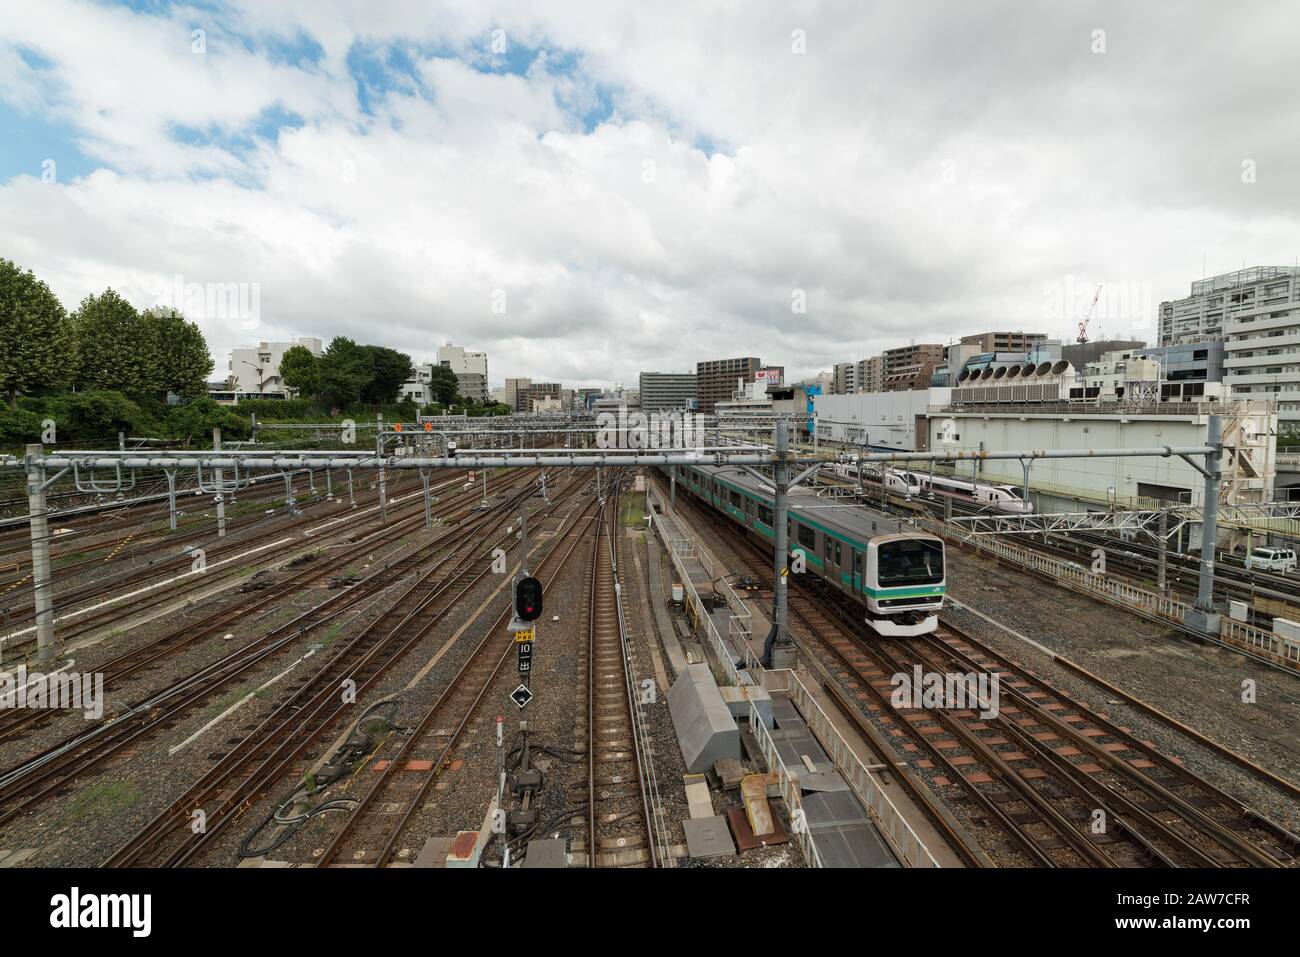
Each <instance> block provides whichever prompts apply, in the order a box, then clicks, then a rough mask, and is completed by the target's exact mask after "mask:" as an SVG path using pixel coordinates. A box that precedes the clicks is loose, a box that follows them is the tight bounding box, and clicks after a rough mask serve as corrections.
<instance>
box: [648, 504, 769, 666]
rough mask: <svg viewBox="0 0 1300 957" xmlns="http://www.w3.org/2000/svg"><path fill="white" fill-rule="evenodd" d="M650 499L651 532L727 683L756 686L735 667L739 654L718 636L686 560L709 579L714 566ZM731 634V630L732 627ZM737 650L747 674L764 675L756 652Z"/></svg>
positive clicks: (742, 644) (667, 511) (741, 646)
mask: <svg viewBox="0 0 1300 957" xmlns="http://www.w3.org/2000/svg"><path fill="white" fill-rule="evenodd" d="M647 497H648V498H649V499H650V500H651V502H652V506H651V508H650V528H651V530H652V531H653V532H654V534H655V535H656V536H657V537H658V539H659V541H661V542H662V543H663V544H664V547H665V548H667V550H668V556H669V559H670V560H671V561H672V564H673V568H674V569H675V570H676V572H677V577H678V578H679V579H680V580H681V583H682V589H683V594H684V596H685V600H686V604H687V606H688V607H689V608H690V609H691V611H692V613H693V614H694V616H695V620H696V621H697V622H699V627H700V630H701V632H702V633H703V636H704V640H705V641H706V642H707V643H708V644H709V646H710V647H711V648H712V649H713V653H714V657H715V658H716V659H717V661H718V663H719V665H720V666H721V668H722V670H723V674H724V676H725V678H726V680H727V683H728V684H732V685H748V684H753V683H754V680H757V679H756V678H755V679H751V680H745V678H743V677H742V676H741V674H740V671H739V669H737V667H736V663H735V652H733V651H732V650H731V649H730V648H729V647H728V645H727V643H726V642H725V641H724V640H723V638H722V635H721V634H720V633H719V632H718V629H717V626H716V625H714V623H713V615H712V613H711V612H710V610H709V607H708V606H707V605H706V604H705V603H704V601H703V599H702V598H701V597H700V593H699V592H698V591H697V590H696V588H695V585H694V583H693V582H692V581H691V576H690V572H689V571H688V570H687V568H686V563H685V560H684V556H689V557H693V558H695V559H696V560H697V561H699V562H700V563H701V565H702V566H703V567H704V570H705V571H706V572H708V574H709V575H712V574H713V572H712V570H711V566H712V563H711V562H710V561H709V558H708V556H707V555H705V554H704V553H703V552H700V551H698V550H697V549H696V548H695V542H694V540H693V539H691V538H690V537H689V536H682V535H675V534H674V533H673V530H672V529H670V528H669V527H668V526H667V525H665V524H664V521H663V519H662V518H661V517H660V515H659V513H658V512H657V511H656V508H658V509H660V510H662V511H663V512H664V513H665V514H668V515H670V516H673V513H672V511H671V510H670V509H667V508H664V506H663V503H662V502H658V501H657V497H656V496H654V494H653V493H651V492H647ZM673 519H674V521H676V516H673ZM678 527H679V528H680V527H682V526H681V524H680V522H678ZM738 600H739V599H737V601H738ZM728 630H729V631H730V630H731V627H730V625H729V627H728ZM737 647H738V650H739V651H740V654H741V656H742V658H743V661H744V663H745V668H746V670H748V671H749V672H750V674H751V675H754V676H757V675H761V674H762V665H760V664H759V663H758V659H757V658H756V657H755V656H754V654H753V652H752V651H750V648H749V643H748V642H740V643H738V646H737Z"/></svg>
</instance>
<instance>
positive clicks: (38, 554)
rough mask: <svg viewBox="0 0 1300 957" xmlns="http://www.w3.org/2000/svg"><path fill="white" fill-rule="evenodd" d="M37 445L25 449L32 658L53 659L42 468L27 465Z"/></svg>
mask: <svg viewBox="0 0 1300 957" xmlns="http://www.w3.org/2000/svg"><path fill="white" fill-rule="evenodd" d="M44 452H45V449H44V447H43V446H41V445H40V444H33V445H29V446H27V459H28V465H27V515H28V524H29V525H30V527H31V537H32V598H33V600H34V602H35V604H36V657H37V659H38V660H39V661H49V660H50V659H51V658H53V657H54V593H53V587H52V583H51V581H50V522H49V515H48V513H47V511H46V507H45V469H44V468H41V467H39V466H36V465H33V464H31V463H32V461H33V460H34V459H36V458H37V457H39V456H41V455H43V454H44Z"/></svg>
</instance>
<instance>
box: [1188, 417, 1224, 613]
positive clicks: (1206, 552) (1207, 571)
mask: <svg viewBox="0 0 1300 957" xmlns="http://www.w3.org/2000/svg"><path fill="white" fill-rule="evenodd" d="M1205 444H1206V445H1208V446H1210V447H1211V448H1212V449H1213V450H1214V451H1212V452H1210V453H1209V454H1208V455H1206V456H1205V472H1206V476H1205V495H1204V500H1203V501H1202V502H1201V516H1202V519H1201V572H1200V578H1199V581H1198V582H1197V588H1196V607H1195V608H1194V609H1192V610H1191V611H1189V612H1188V613H1187V617H1186V623H1187V625H1188V626H1189V627H1191V628H1194V629H1195V630H1197V631H1200V632H1203V633H1205V634H1210V635H1217V634H1218V633H1219V614H1218V612H1217V611H1215V608H1214V553H1215V547H1216V546H1217V544H1218V534H1219V480H1220V478H1221V476H1220V470H1221V468H1222V462H1223V419H1222V418H1221V417H1219V416H1217V415H1211V416H1210V417H1209V423H1208V431H1207V434H1206V441H1205Z"/></svg>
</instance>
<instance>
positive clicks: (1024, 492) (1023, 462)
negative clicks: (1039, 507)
mask: <svg viewBox="0 0 1300 957" xmlns="http://www.w3.org/2000/svg"><path fill="white" fill-rule="evenodd" d="M1033 464H1034V460H1033V459H1021V460H1020V465H1021V467H1022V468H1023V469H1024V470H1025V485H1024V488H1023V489H1022V490H1021V492H1020V497H1021V498H1022V499H1023V500H1024V502H1025V504H1026V505H1028V504H1029V466H1031V465H1033Z"/></svg>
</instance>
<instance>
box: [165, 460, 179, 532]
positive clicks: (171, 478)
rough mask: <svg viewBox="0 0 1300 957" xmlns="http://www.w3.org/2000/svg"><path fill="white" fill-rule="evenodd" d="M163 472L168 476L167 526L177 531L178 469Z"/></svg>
mask: <svg viewBox="0 0 1300 957" xmlns="http://www.w3.org/2000/svg"><path fill="white" fill-rule="evenodd" d="M163 474H164V475H166V476H167V526H168V527H169V528H170V529H171V530H172V531H173V532H174V531H176V471H175V469H168V470H167V471H166V472H164V473H163Z"/></svg>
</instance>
